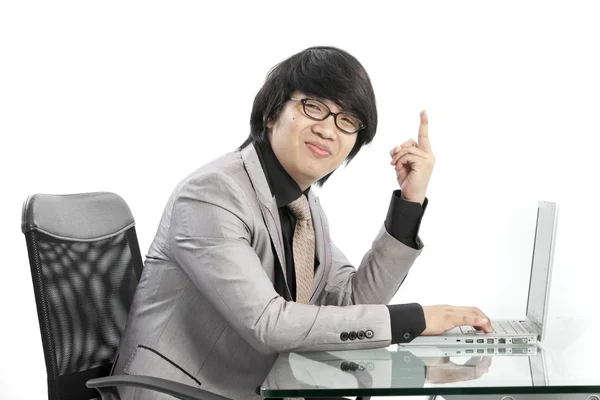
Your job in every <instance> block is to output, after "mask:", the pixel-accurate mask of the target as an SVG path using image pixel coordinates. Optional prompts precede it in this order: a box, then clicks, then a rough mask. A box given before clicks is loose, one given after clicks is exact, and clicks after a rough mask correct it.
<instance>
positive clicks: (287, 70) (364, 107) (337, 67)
mask: <svg viewBox="0 0 600 400" xmlns="http://www.w3.org/2000/svg"><path fill="white" fill-rule="evenodd" d="M296 90H297V91H300V92H302V93H304V94H306V95H307V96H311V97H316V98H321V99H327V100H330V101H332V102H334V103H336V104H337V105H339V106H340V107H341V108H342V109H343V110H344V111H348V112H351V113H353V114H355V115H356V116H358V118H360V120H361V121H362V122H363V123H364V124H365V128H363V129H361V130H360V131H358V133H357V135H358V137H357V138H356V143H355V145H354V147H353V148H352V150H351V151H350V154H348V157H347V158H346V161H345V162H346V163H348V162H350V160H352V159H353V158H354V156H356V154H358V151H359V150H360V149H361V148H362V147H363V146H364V145H366V144H369V143H371V141H372V140H373V138H374V137H375V132H376V130H377V108H376V105H375V93H374V91H373V86H372V85H371V80H370V79H369V75H368V74H367V71H365V69H364V67H363V66H362V65H361V64H360V62H359V61H358V60H357V59H356V58H355V57H354V56H352V55H351V54H349V53H348V52H346V51H344V50H341V49H338V48H336V47H328V46H318V47H310V48H308V49H305V50H303V51H301V52H299V53H297V54H294V55H293V56H291V57H289V58H288V59H286V60H284V61H282V62H281V63H279V64H277V65H276V66H275V67H273V68H272V69H271V70H270V71H269V73H268V75H267V79H266V81H265V83H264V85H263V86H262V88H261V89H260V90H259V91H258V93H257V95H256V97H255V98H254V104H253V106H252V113H251V115H250V135H249V136H248V138H247V139H246V141H245V142H244V143H243V144H242V145H241V146H240V149H241V148H244V147H246V146H247V145H248V144H250V143H256V144H259V145H260V144H264V143H265V142H266V141H268V128H267V120H268V119H269V118H272V119H273V121H277V119H278V118H279V114H280V113H281V110H282V108H283V105H284V103H285V102H286V101H287V100H289V98H290V96H291V95H292V93H293V92H294V91H296ZM332 173H333V172H331V173H329V174H328V175H326V176H324V177H322V178H321V179H319V181H318V182H317V183H316V184H317V185H318V186H322V185H323V184H324V183H325V181H327V179H328V178H329V177H330V176H331V174H332Z"/></svg>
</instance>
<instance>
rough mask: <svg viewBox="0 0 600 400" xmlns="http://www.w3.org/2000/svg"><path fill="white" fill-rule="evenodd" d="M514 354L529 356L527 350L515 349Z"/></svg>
mask: <svg viewBox="0 0 600 400" xmlns="http://www.w3.org/2000/svg"><path fill="white" fill-rule="evenodd" d="M513 354H527V349H513Z"/></svg>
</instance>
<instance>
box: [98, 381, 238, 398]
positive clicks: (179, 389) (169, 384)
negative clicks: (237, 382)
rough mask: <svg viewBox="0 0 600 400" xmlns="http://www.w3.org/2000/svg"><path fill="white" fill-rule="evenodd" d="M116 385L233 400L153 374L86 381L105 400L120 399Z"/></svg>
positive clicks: (181, 396)
mask: <svg viewBox="0 0 600 400" xmlns="http://www.w3.org/2000/svg"><path fill="white" fill-rule="evenodd" d="M116 385H120V386H134V387H139V388H143V389H150V390H154V391H157V392H160V393H165V394H168V395H171V396H174V397H176V398H178V399H181V400H231V399H228V398H226V397H223V396H219V395H218V394H215V393H210V392H207V391H206V390H202V389H198V388H196V387H193V386H190V385H185V384H183V383H179V382H174V381H169V380H167V379H162V378H155V377H153V376H140V375H115V376H106V377H102V378H95V379H90V380H89V381H87V382H86V386H87V387H89V388H92V389H96V390H98V392H100V395H101V396H102V399H103V400H120V397H119V395H118V393H117V390H116V388H115V386H116Z"/></svg>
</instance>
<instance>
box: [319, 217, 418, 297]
mask: <svg viewBox="0 0 600 400" xmlns="http://www.w3.org/2000/svg"><path fill="white" fill-rule="evenodd" d="M322 215H324V213H322ZM323 223H324V224H327V220H326V219H324V221H323ZM327 231H329V229H327ZM330 243H331V269H330V271H329V275H328V277H327V284H326V286H325V290H324V291H323V293H321V296H320V298H319V304H335V305H340V306H348V305H356V304H388V303H389V302H390V301H391V300H392V298H393V297H394V294H396V292H397V291H398V289H399V288H400V285H401V284H402V282H404V279H405V278H406V275H407V274H408V271H409V270H410V268H411V267H412V265H413V263H414V262H415V260H416V259H417V257H418V256H419V255H420V254H421V251H423V244H422V242H421V240H420V239H418V244H419V249H414V248H411V247H409V246H407V245H405V244H404V243H402V242H400V241H398V240H397V239H395V238H394V237H393V236H391V235H390V234H389V233H388V231H387V230H386V228H385V226H383V225H382V226H381V229H380V230H379V233H378V234H377V236H376V237H375V240H374V241H373V243H372V244H371V248H370V249H369V250H368V251H367V253H366V254H365V255H364V257H363V259H362V262H361V263H360V266H359V267H358V269H357V268H355V267H354V266H352V265H351V263H350V262H349V261H348V259H347V258H346V256H344V254H343V253H342V252H341V251H340V249H338V248H337V247H336V245H335V244H334V243H333V241H331V242H330Z"/></svg>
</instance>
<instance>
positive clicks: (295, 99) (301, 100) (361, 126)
mask: <svg viewBox="0 0 600 400" xmlns="http://www.w3.org/2000/svg"><path fill="white" fill-rule="evenodd" d="M290 100H292V101H297V102H300V103H302V111H303V112H304V115H306V116H307V117H308V118H310V119H312V120H314V121H325V120H326V119H327V118H329V116H330V115H333V122H334V124H335V127H336V128H338V129H339V130H340V131H342V132H344V133H345V134H348V135H354V134H355V133H358V132H359V131H360V130H361V129H364V128H366V125H365V124H364V123H363V122H362V121H361V120H360V118H358V116H356V115H354V114H352V113H349V112H347V111H340V112H337V113H334V112H332V111H331V108H329V106H328V105H327V104H325V103H323V102H322V101H321V100H319V99H314V98H311V97H305V98H303V99H299V98H297V97H290ZM309 100H313V101H318V102H319V103H321V104H323V105H324V106H325V107H326V108H327V110H328V111H329V112H328V113H327V115H325V117H323V119H317V118H315V117H313V116H311V115H309V114H308V113H307V112H306V102H307V101H309ZM339 114H347V115H351V116H353V117H354V118H356V120H357V121H358V123H359V127H358V129H357V130H356V131H354V132H348V131H345V130H343V129H342V128H340V127H339V125H338V122H337V116H338V115H339Z"/></svg>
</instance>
